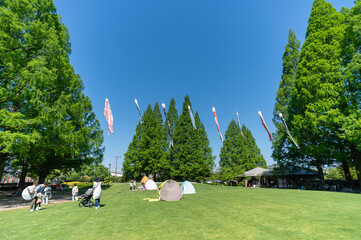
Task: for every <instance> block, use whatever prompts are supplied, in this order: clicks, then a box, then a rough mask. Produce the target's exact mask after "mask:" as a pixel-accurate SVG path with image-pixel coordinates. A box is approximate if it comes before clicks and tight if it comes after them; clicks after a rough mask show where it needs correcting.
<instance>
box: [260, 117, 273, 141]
mask: <svg viewBox="0 0 361 240" xmlns="http://www.w3.org/2000/svg"><path fill="white" fill-rule="evenodd" d="M258 115H259V117H260V118H261V121H262V125H263V127H264V128H265V129H266V131H267V133H268V136H269V140H270V141H272V140H273V137H272V135H271V133H270V131H269V130H268V127H267V125H266V123H265V121H264V120H263V117H262V113H261V111H258Z"/></svg>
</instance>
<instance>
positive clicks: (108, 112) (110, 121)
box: [104, 98, 114, 136]
mask: <svg viewBox="0 0 361 240" xmlns="http://www.w3.org/2000/svg"><path fill="white" fill-rule="evenodd" d="M104 116H105V119H106V120H107V122H108V136H109V133H110V132H111V133H112V134H113V136H114V132H113V114H112V110H110V105H109V100H108V98H105V106H104Z"/></svg>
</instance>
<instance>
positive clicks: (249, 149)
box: [123, 95, 265, 181]
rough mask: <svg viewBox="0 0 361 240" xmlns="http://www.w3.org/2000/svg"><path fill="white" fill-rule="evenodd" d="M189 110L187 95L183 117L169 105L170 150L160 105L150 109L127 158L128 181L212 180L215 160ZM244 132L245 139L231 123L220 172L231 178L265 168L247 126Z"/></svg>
mask: <svg viewBox="0 0 361 240" xmlns="http://www.w3.org/2000/svg"><path fill="white" fill-rule="evenodd" d="M188 106H190V107H191V106H192V104H191V102H190V99H189V96H188V95H186V96H185V98H184V102H183V108H182V113H181V114H180V115H179V116H178V111H177V109H176V107H175V101H174V99H173V98H172V100H171V102H170V105H169V109H168V112H167V116H168V119H169V123H170V129H171V132H172V135H173V146H172V147H170V146H169V134H168V132H167V131H168V128H167V125H166V124H167V123H166V121H163V118H162V114H161V110H160V107H159V104H158V103H156V104H155V105H154V107H153V108H152V107H151V105H149V106H148V108H147V110H146V111H145V113H144V116H143V123H142V122H139V123H138V125H137V127H136V133H135V135H134V137H133V140H132V142H131V143H130V144H129V147H128V150H127V152H126V153H125V156H124V162H123V177H124V179H125V180H130V179H138V180H139V179H140V178H142V176H144V175H146V176H149V175H152V176H153V177H154V178H155V180H157V181H162V180H166V179H174V180H179V181H182V180H191V181H202V180H204V179H205V178H208V177H210V176H211V174H212V170H213V167H214V159H215V157H214V156H212V149H211V147H210V146H209V139H208V137H207V133H206V131H205V128H204V125H203V124H202V122H201V120H200V118H199V114H198V112H196V113H195V115H194V119H195V125H196V128H194V127H193V125H192V122H191V117H190V115H189V111H188ZM242 131H243V134H244V136H242V135H241V131H240V129H239V127H238V126H237V125H236V123H235V121H232V122H231V123H230V125H229V127H228V129H227V132H226V135H225V141H224V144H223V147H222V150H221V154H220V167H221V172H224V173H226V174H228V175H230V176H231V178H233V177H235V176H237V175H239V174H241V173H242V172H244V171H247V170H250V169H252V168H254V167H256V166H265V161H264V158H263V156H262V155H261V154H260V150H259V148H258V147H257V146H256V143H255V140H254V138H253V136H252V134H251V132H250V131H249V130H248V129H247V128H246V127H245V126H243V127H242ZM230 173H231V174H230Z"/></svg>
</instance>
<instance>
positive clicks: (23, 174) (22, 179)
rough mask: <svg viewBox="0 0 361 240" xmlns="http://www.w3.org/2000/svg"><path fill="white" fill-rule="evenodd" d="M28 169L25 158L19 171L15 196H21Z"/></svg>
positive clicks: (27, 162) (27, 161)
mask: <svg viewBox="0 0 361 240" xmlns="http://www.w3.org/2000/svg"><path fill="white" fill-rule="evenodd" d="M28 167H29V160H28V159H27V158H25V159H24V165H23V167H22V169H21V174H20V178H19V185H18V190H17V191H16V194H17V195H19V194H21V192H22V191H23V189H24V188H25V178H26V175H27V174H28Z"/></svg>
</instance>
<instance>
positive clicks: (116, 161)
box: [115, 156, 120, 182]
mask: <svg viewBox="0 0 361 240" xmlns="http://www.w3.org/2000/svg"><path fill="white" fill-rule="evenodd" d="M118 158H120V156H115V182H117V168H118Z"/></svg>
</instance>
